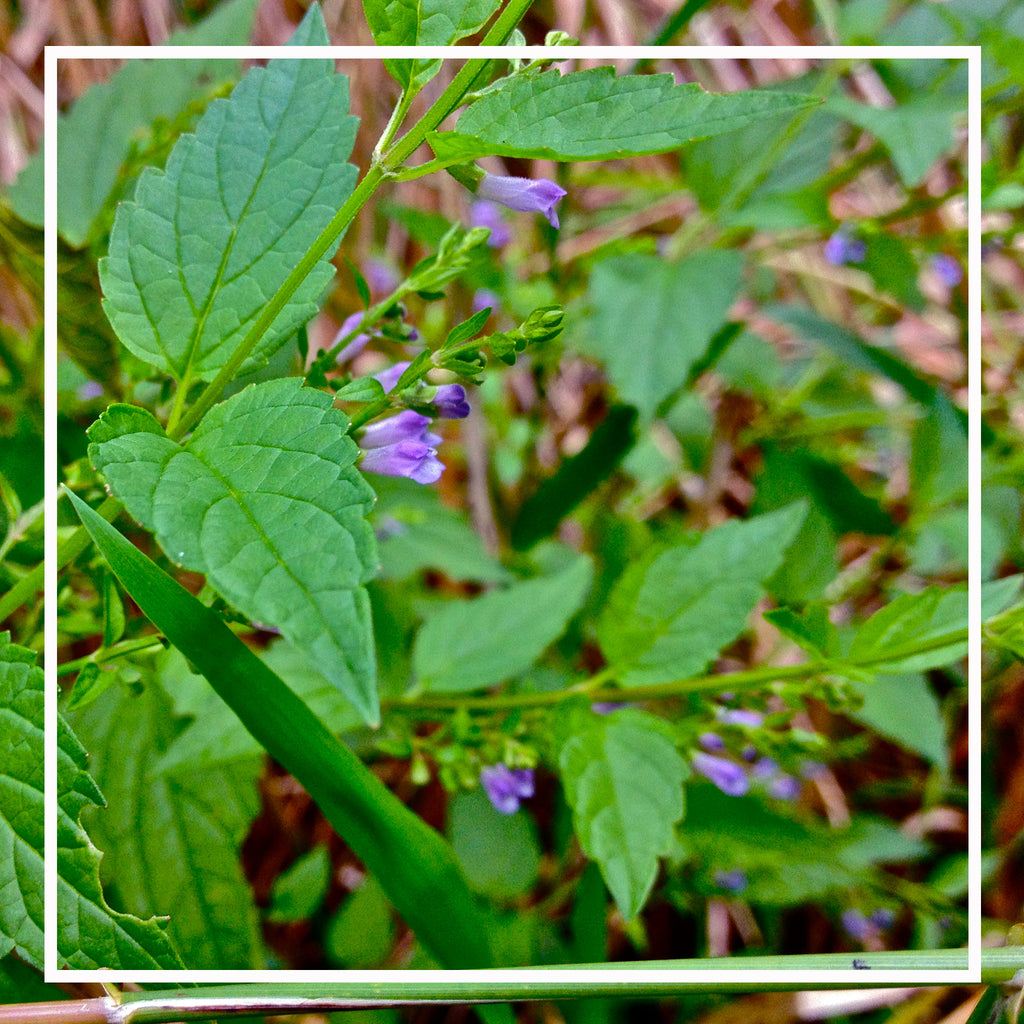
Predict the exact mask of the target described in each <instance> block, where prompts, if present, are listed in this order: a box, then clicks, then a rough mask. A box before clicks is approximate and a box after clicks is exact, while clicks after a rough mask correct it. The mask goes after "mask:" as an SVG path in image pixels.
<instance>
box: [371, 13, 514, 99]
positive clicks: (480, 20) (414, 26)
mask: <svg viewBox="0 0 1024 1024" xmlns="http://www.w3.org/2000/svg"><path fill="white" fill-rule="evenodd" d="M500 6H501V4H500V0H383V2H382V0H363V12H364V13H365V15H366V22H367V24H368V25H369V26H370V31H371V32H372V33H373V41H374V42H375V43H376V44H377V45H378V46H447V45H448V44H449V43H454V42H457V41H458V40H459V39H463V38H465V37H466V36H468V35H472V34H473V33H474V32H476V31H477V29H479V28H482V27H483V25H484V23H485V22H486V21H487V19H488V18H489V17H490V16H491V15H492V14H493V13H494V12H495V11H496V10H497V9H498V8H499V7H500ZM388 63H390V64H406V63H412V62H409V61H390V62H388ZM415 63H416V64H417V65H419V64H422V63H423V62H421V61H416V62H415ZM388 70H389V73H390V74H392V75H393V76H394V77H396V78H397V77H398V76H397V75H396V74H395V72H394V71H391V69H390V68H389V69H388ZM399 73H400V74H405V72H402V71H399ZM409 77H412V73H411V72H410V73H409ZM398 81H400V82H404V79H403V78H398Z"/></svg>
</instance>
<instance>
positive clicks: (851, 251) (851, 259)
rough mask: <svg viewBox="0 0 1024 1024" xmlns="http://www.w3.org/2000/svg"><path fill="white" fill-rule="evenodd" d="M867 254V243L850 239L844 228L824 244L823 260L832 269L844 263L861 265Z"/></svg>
mask: <svg viewBox="0 0 1024 1024" xmlns="http://www.w3.org/2000/svg"><path fill="white" fill-rule="evenodd" d="M867 254H868V247H867V243H865V242H864V241H863V239H860V238H853V237H851V235H850V230H849V228H846V227H841V228H840V229H839V230H838V231H836V232H834V233H833V234H832V237H831V238H829V240H828V241H827V242H826V243H825V259H826V260H828V262H829V263H831V264H832V265H833V266H834V267H841V266H842V265H843V264H844V263H863V262H864V257H865V256H867Z"/></svg>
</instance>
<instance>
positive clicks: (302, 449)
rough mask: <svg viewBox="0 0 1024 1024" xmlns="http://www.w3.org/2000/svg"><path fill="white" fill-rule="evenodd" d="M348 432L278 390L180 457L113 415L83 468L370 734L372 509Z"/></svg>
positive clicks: (148, 431) (298, 387) (124, 415)
mask: <svg viewBox="0 0 1024 1024" xmlns="http://www.w3.org/2000/svg"><path fill="white" fill-rule="evenodd" d="M347 428H348V418H347V417H346V416H345V414H344V413H342V412H341V411H340V410H338V409H335V408H334V407H333V405H332V399H331V397H330V396H329V395H326V394H324V393H323V392H321V391H315V390H313V389H312V388H304V387H302V381H301V379H300V378H297V377H293V378H283V379H280V380H274V381H267V382H266V383H263V384H256V385H253V386H251V387H248V388H246V389H245V390H244V391H241V392H239V393H238V394H237V395H234V396H233V397H231V398H229V399H228V400H227V401H226V402H223V403H221V404H220V405H218V406H215V407H214V408H213V409H212V410H211V411H210V412H209V413H208V414H207V416H206V417H205V418H204V419H203V421H202V422H201V423H200V425H199V426H198V427H197V428H196V431H195V433H194V434H193V435H192V437H191V439H190V440H189V441H188V443H187V444H185V445H184V446H182V445H179V444H177V443H176V442H174V441H172V440H171V439H170V438H168V437H167V435H166V434H164V432H163V430H162V429H161V427H160V424H159V423H158V422H157V421H156V419H155V418H154V417H153V416H152V415H150V414H149V413H148V412H146V411H145V410H142V409H138V408H135V407H133V406H126V405H112V406H111V407H110V408H109V409H107V411H106V412H105V413H104V414H103V416H102V417H100V419H99V420H97V421H96V422H95V423H94V424H93V425H92V427H90V428H89V437H90V439H91V441H92V442H93V443H92V444H91V445H90V448H89V457H90V459H91V460H92V462H93V464H94V465H95V466H96V468H97V469H99V470H100V471H101V472H102V473H103V474H104V476H106V478H107V481H108V482H109V484H110V488H111V490H112V491H113V492H114V494H115V495H117V497H118V498H120V499H121V500H122V501H123V502H124V504H125V507H126V508H127V509H128V511H129V513H130V514H131V515H132V516H134V517H135V519H136V520H137V521H138V522H139V523H141V524H142V525H143V526H145V527H146V528H147V529H149V530H152V531H153V532H154V533H155V534H156V537H157V540H158V541H159V543H160V546H161V547H162V548H163V549H164V551H165V552H166V553H167V555H168V557H169V558H171V559H172V560H173V561H174V562H176V563H178V564H179V565H183V566H185V567H186V568H189V569H192V570H194V571H196V572H201V573H204V574H205V575H206V577H207V580H208V581H209V583H210V585H211V586H212V587H213V588H214V589H215V590H216V591H217V593H219V594H220V595H221V596H222V597H223V598H224V599H225V600H226V601H228V602H229V603H230V604H232V605H233V606H234V607H235V608H236V609H238V611H240V612H241V613H242V614H243V615H246V616H248V617H249V618H250V619H252V620H254V621H256V622H259V623H262V624H266V625H272V626H276V627H277V628H278V629H280V630H281V632H282V634H284V636H285V637H287V638H288V640H290V641H291V642H292V643H293V644H295V645H296V646H298V647H301V648H303V649H304V650H305V651H306V653H307V654H308V655H309V656H310V658H311V660H312V661H313V662H314V663H315V664H316V665H317V667H318V668H319V669H320V670H321V671H322V672H323V673H324V675H325V676H326V677H327V678H328V679H330V680H331V682H332V683H334V685H335V686H337V687H338V689H339V690H341V691H342V693H344V694H345V696H346V697H347V698H348V699H349V700H350V701H351V702H352V704H353V705H355V707H356V708H357V709H358V710H359V712H360V714H362V715H363V717H364V718H365V719H366V720H367V721H368V722H371V723H373V722H376V721H377V720H378V713H379V712H378V704H377V694H376V685H375V669H374V652H373V638H372V633H371V629H372V627H371V621H370V606H369V600H368V598H367V596H366V591H365V589H364V588H363V586H362V584H364V583H365V582H366V581H367V580H369V579H370V578H372V576H373V575H374V574H375V572H376V569H377V551H376V543H375V541H374V538H373V531H372V530H371V529H370V526H369V524H368V523H367V522H366V520H365V519H364V516H365V515H366V513H367V512H368V511H369V509H370V507H371V505H372V504H373V500H374V499H373V492H372V491H371V490H370V488H369V486H368V485H367V483H366V482H365V480H364V479H363V477H362V475H361V474H360V473H359V471H358V470H357V469H356V468H355V461H356V457H357V455H358V448H357V447H356V445H355V442H354V441H352V439H351V438H350V437H348V436H347V434H346V433H345V431H346V430H347Z"/></svg>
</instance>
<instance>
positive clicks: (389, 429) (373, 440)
mask: <svg viewBox="0 0 1024 1024" xmlns="http://www.w3.org/2000/svg"><path fill="white" fill-rule="evenodd" d="M428 426H430V419H429V417H427V416H423V415H421V414H420V413H418V412H414V411H413V410H412V409H406V410H404V411H403V412H400V413H399V414H398V415H397V416H389V417H388V418H387V419H386V420H378V421H377V422H376V423H371V424H370V425H369V426H368V427H366V428H364V430H363V436H362V437H360V438H359V447H360V448H383V447H384V446H385V445H389V444H398V442H399V441H419V442H420V443H423V442H425V441H426V440H427V427H428ZM431 436H433V435H431Z"/></svg>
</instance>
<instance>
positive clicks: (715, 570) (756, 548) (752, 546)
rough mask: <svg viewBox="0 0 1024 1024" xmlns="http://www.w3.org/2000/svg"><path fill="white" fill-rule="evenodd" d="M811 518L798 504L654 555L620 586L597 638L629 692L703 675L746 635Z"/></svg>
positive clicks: (735, 522)
mask: <svg viewBox="0 0 1024 1024" xmlns="http://www.w3.org/2000/svg"><path fill="white" fill-rule="evenodd" d="M804 514H805V505H804V504H803V502H798V503H795V504H793V505H789V506H787V507H786V508H784V509H780V510H778V511H777V512H769V513H768V514H767V515H763V516H757V517H756V518H754V519H748V520H746V521H738V520H733V521H731V522H728V523H725V524H724V525H723V526H719V527H717V528H715V529H713V530H708V532H707V533H705V534H704V535H703V536H702V537H701V538H700V539H699V540H698V541H697V542H696V543H694V544H681V545H678V546H676V547H671V548H668V549H667V550H662V551H655V552H653V554H652V555H651V556H649V557H648V558H646V559H644V560H642V561H640V562H638V563H635V564H634V565H632V566H630V568H628V569H627V570H626V571H625V573H623V575H622V576H621V577H620V578H619V580H618V581H617V582H616V584H615V586H614V588H613V589H612V592H611V594H610V595H609V598H608V603H607V604H606V606H605V609H604V611H603V613H602V615H601V617H600V619H599V620H598V624H597V635H598V640H599V642H600V644H601V650H602V651H603V652H604V655H605V657H606V659H607V660H608V662H609V664H610V665H611V666H612V667H613V668H614V670H615V672H616V677H617V678H618V680H619V682H620V683H621V684H622V685H623V686H625V687H630V686H650V685H656V684H658V683H667V682H671V681H672V680H675V679H686V678H689V677H691V676H695V675H698V674H699V673H700V672H702V671H703V670H704V668H705V666H706V665H707V664H708V662H709V661H711V659H712V658H714V657H715V656H716V655H717V654H718V652H719V651H721V649H722V648H723V647H724V646H725V645H726V644H728V643H730V642H731V641H732V640H734V639H735V638H736V637H737V636H738V635H739V633H740V632H741V631H742V629H743V627H744V625H745V624H746V621H747V617H748V616H749V614H750V612H751V610H752V609H753V607H754V605H755V604H756V603H757V600H758V598H760V596H761V593H762V589H761V584H762V582H763V581H764V580H766V579H767V578H768V577H769V576H771V574H772V573H773V572H774V571H775V570H776V569H777V568H778V567H779V565H780V564H781V562H782V557H783V555H784V554H785V552H786V549H787V547H789V545H790V544H791V543H792V541H793V538H794V537H795V536H796V534H797V532H798V530H799V528H800V524H801V523H802V521H803V517H804Z"/></svg>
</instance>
